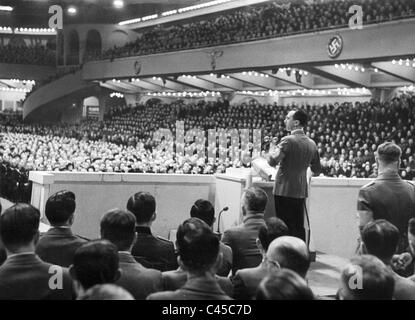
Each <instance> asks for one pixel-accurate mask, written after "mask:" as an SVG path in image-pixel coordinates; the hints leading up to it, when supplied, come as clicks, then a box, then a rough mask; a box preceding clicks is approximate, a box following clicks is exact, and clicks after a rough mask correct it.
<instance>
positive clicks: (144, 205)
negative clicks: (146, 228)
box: [127, 191, 156, 223]
mask: <svg viewBox="0 0 415 320" xmlns="http://www.w3.org/2000/svg"><path fill="white" fill-rule="evenodd" d="M127 210H128V211H130V212H132V213H133V214H134V215H135V218H136V220H137V223H146V222H149V221H150V220H151V217H152V216H153V214H154V213H155V212H156V199H154V197H153V196H152V195H151V194H150V193H148V192H143V191H142V192H137V193H136V194H134V195H133V196H131V197H130V199H128V202H127Z"/></svg>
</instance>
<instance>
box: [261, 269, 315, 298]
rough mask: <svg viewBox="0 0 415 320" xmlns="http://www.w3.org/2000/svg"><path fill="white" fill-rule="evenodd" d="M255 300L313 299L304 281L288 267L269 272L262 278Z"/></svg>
mask: <svg viewBox="0 0 415 320" xmlns="http://www.w3.org/2000/svg"><path fill="white" fill-rule="evenodd" d="M255 299H256V300H314V294H313V292H312V291H311V289H310V288H309V287H308V286H307V283H306V281H305V280H304V279H303V278H301V277H300V276H299V275H298V274H297V273H295V272H294V271H291V270H289V269H281V270H278V271H277V272H271V273H270V274H269V275H268V276H267V277H266V278H264V279H263V280H262V281H261V282H260V284H259V286H258V290H257V293H256V297H255Z"/></svg>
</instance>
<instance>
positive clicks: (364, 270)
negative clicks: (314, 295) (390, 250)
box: [337, 255, 395, 300]
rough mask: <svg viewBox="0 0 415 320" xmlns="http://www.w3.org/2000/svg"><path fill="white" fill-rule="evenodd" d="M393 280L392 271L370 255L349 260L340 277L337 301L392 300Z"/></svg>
mask: <svg viewBox="0 0 415 320" xmlns="http://www.w3.org/2000/svg"><path fill="white" fill-rule="evenodd" d="M394 286H395V280H394V278H393V274H392V271H391V270H390V268H388V267H387V266H385V264H384V263H383V262H382V261H381V260H379V259H378V258H376V257H375V256H372V255H361V256H357V257H354V258H352V259H351V260H350V264H349V265H347V266H346V268H344V270H343V271H342V274H341V276H340V289H339V291H338V293H337V299H339V300H392V299H393V292H394Z"/></svg>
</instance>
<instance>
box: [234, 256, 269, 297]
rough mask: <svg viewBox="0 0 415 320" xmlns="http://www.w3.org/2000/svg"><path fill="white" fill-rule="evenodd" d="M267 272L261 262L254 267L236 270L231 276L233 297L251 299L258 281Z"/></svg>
mask: <svg viewBox="0 0 415 320" xmlns="http://www.w3.org/2000/svg"><path fill="white" fill-rule="evenodd" d="M267 274H268V269H267V268H266V266H264V265H263V264H262V263H261V264H260V265H259V266H258V267H256V268H246V269H241V270H238V271H237V272H236V274H235V276H234V277H233V278H232V283H233V292H234V295H233V297H234V298H235V299H237V300H251V299H253V298H254V297H255V293H256V290H257V288H258V285H259V283H260V282H261V280H262V279H264V278H265V277H266V276H267Z"/></svg>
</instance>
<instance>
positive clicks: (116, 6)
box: [112, 0, 124, 9]
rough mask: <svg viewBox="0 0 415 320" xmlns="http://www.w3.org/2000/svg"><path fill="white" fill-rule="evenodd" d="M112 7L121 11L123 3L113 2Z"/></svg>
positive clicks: (119, 1) (118, 0) (120, 1)
mask: <svg viewBox="0 0 415 320" xmlns="http://www.w3.org/2000/svg"><path fill="white" fill-rule="evenodd" d="M112 5H113V6H114V8H116V9H122V8H123V7H124V1H123V0H114V2H113V3H112Z"/></svg>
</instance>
